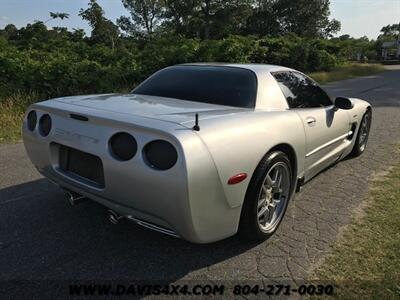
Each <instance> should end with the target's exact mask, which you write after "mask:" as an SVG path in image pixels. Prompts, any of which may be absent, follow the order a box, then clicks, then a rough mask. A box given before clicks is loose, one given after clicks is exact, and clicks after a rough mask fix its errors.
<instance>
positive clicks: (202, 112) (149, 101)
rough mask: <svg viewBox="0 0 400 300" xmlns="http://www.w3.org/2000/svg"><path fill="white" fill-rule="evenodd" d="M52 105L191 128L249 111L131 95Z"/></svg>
mask: <svg viewBox="0 0 400 300" xmlns="http://www.w3.org/2000/svg"><path fill="white" fill-rule="evenodd" d="M54 100H55V101H59V102H63V103H68V104H72V105H77V106H82V107H88V108H92V109H98V110H103V111H110V112H114V113H121V114H131V115H136V116H141V117H147V118H153V119H157V120H163V121H169V122H174V123H178V124H182V125H187V126H192V124H193V121H194V118H195V114H196V113H198V114H199V119H200V120H204V119H208V118H217V117H221V116H226V115H231V114H237V113H243V112H249V111H251V110H252V109H249V108H238V107H233V106H224V105H215V104H208V103H200V102H193V101H185V100H179V99H172V98H163V97H156V96H147V95H135V94H104V95H86V96H73V97H65V98H57V99H54Z"/></svg>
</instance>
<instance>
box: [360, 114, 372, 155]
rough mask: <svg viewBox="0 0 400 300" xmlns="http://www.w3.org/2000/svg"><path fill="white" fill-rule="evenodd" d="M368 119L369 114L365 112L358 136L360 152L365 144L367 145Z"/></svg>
mask: <svg viewBox="0 0 400 300" xmlns="http://www.w3.org/2000/svg"><path fill="white" fill-rule="evenodd" d="M369 121H370V118H369V114H368V113H366V114H365V116H364V118H363V121H362V123H361V125H360V138H359V140H358V147H359V148H360V150H361V152H363V151H364V150H365V146H366V145H367V141H368V134H369Z"/></svg>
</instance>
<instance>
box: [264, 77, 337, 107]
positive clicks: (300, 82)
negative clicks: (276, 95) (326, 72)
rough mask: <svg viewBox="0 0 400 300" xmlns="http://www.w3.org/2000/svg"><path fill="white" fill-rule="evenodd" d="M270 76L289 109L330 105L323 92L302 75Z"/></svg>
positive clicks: (329, 100) (330, 102) (327, 97)
mask: <svg viewBox="0 0 400 300" xmlns="http://www.w3.org/2000/svg"><path fill="white" fill-rule="evenodd" d="M272 75H273V76H274V77H275V79H276V81H277V82H278V84H279V86H280V88H281V90H282V92H283V94H284V95H285V98H286V100H287V102H288V105H289V107H290V108H310V107H324V106H329V105H332V101H331V99H330V98H329V96H328V95H327V94H326V93H325V91H324V90H323V89H321V88H320V87H319V86H318V85H317V84H316V83H315V82H314V81H312V80H311V79H309V78H308V77H306V76H304V75H303V74H301V73H297V72H276V73H273V74H272Z"/></svg>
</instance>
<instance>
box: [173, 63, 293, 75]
mask: <svg viewBox="0 0 400 300" xmlns="http://www.w3.org/2000/svg"><path fill="white" fill-rule="evenodd" d="M178 66H210V67H231V68H241V69H247V70H250V71H253V72H254V73H261V72H278V71H294V70H293V69H290V68H286V67H282V66H278V65H268V64H237V63H218V62H207V63H186V64H181V65H178Z"/></svg>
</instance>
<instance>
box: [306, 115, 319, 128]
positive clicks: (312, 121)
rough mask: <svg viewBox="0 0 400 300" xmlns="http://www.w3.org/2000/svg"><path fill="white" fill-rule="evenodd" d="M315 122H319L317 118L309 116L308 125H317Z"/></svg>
mask: <svg viewBox="0 0 400 300" xmlns="http://www.w3.org/2000/svg"><path fill="white" fill-rule="evenodd" d="M315 123H317V119H315V118H314V117H308V118H307V124H308V126H315Z"/></svg>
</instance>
